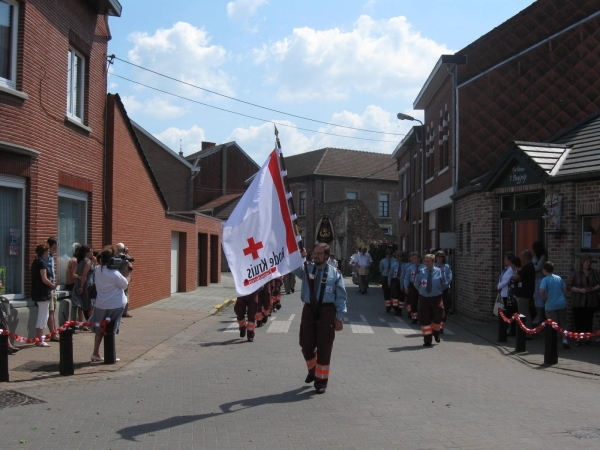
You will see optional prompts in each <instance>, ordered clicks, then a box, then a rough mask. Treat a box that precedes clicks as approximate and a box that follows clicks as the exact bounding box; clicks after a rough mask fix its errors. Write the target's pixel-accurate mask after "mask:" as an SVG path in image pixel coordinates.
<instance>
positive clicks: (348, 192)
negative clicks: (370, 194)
mask: <svg viewBox="0 0 600 450" xmlns="http://www.w3.org/2000/svg"><path fill="white" fill-rule="evenodd" d="M348 194H356V198H348ZM358 194H359V192H358V191H349V190H346V200H358V199H359V198H358Z"/></svg>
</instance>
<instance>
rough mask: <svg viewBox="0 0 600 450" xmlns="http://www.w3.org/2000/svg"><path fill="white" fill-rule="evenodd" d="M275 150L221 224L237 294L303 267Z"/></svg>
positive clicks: (246, 293) (277, 150) (248, 292)
mask: <svg viewBox="0 0 600 450" xmlns="http://www.w3.org/2000/svg"><path fill="white" fill-rule="evenodd" d="M280 151H281V150H279V149H275V150H273V152H271V154H270V155H269V157H268V158H267V161H266V162H265V163H264V165H263V166H262V168H261V169H260V171H259V172H258V173H257V174H256V176H255V177H254V180H252V184H251V185H250V187H249V188H248V190H247V191H246V192H245V193H244V195H243V196H242V198H241V199H240V202H239V203H238V205H237V206H236V207H235V209H234V210H233V212H232V213H231V216H229V219H228V220H227V222H226V223H225V224H224V225H223V251H224V253H225V256H226V258H227V262H228V263H229V268H230V270H231V274H232V275H233V280H234V281H235V289H236V291H237V293H238V295H248V294H251V293H252V292H254V291H256V290H257V289H258V288H259V287H261V286H262V285H264V284H265V283H267V282H268V281H270V280H272V279H273V278H277V277H280V276H282V275H285V274H287V273H289V272H291V271H292V270H294V269H296V268H298V267H300V266H301V265H302V262H303V259H302V257H301V256H300V251H299V250H298V240H299V238H297V237H296V234H295V233H294V227H293V223H292V217H291V213H290V209H289V206H288V201H287V196H286V192H285V187H284V183H283V178H282V175H281V168H280V165H279V156H278V152H280Z"/></svg>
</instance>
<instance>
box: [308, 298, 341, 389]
mask: <svg viewBox="0 0 600 450" xmlns="http://www.w3.org/2000/svg"><path fill="white" fill-rule="evenodd" d="M335 313H336V310H335V305H334V304H333V303H325V304H323V305H322V306H321V314H320V316H319V319H318V320H315V318H314V316H313V312H312V308H311V306H310V305H308V304H305V305H304V308H303V309H302V319H301V320H300V347H301V348H302V355H303V356H304V359H305V361H306V367H307V369H308V373H309V374H310V375H313V376H314V377H315V388H320V387H327V381H328V379H329V363H330V362H331V351H332V350H333V341H334V340H335V323H334V322H335Z"/></svg>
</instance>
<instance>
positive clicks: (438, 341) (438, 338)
mask: <svg viewBox="0 0 600 450" xmlns="http://www.w3.org/2000/svg"><path fill="white" fill-rule="evenodd" d="M433 338H434V339H435V342H437V343H438V344H439V343H440V337H439V336H434V337H433Z"/></svg>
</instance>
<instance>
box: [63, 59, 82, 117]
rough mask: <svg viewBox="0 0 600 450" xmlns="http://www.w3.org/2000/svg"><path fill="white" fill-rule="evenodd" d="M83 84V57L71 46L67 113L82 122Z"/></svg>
mask: <svg viewBox="0 0 600 450" xmlns="http://www.w3.org/2000/svg"><path fill="white" fill-rule="evenodd" d="M84 85H85V59H84V57H83V56H81V54H80V53H78V52H76V51H75V50H73V49H72V48H70V49H69V69H68V73H67V115H68V116H69V117H70V118H72V119H75V120H77V121H78V122H81V123H83V100H84V99H83V87H84Z"/></svg>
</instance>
